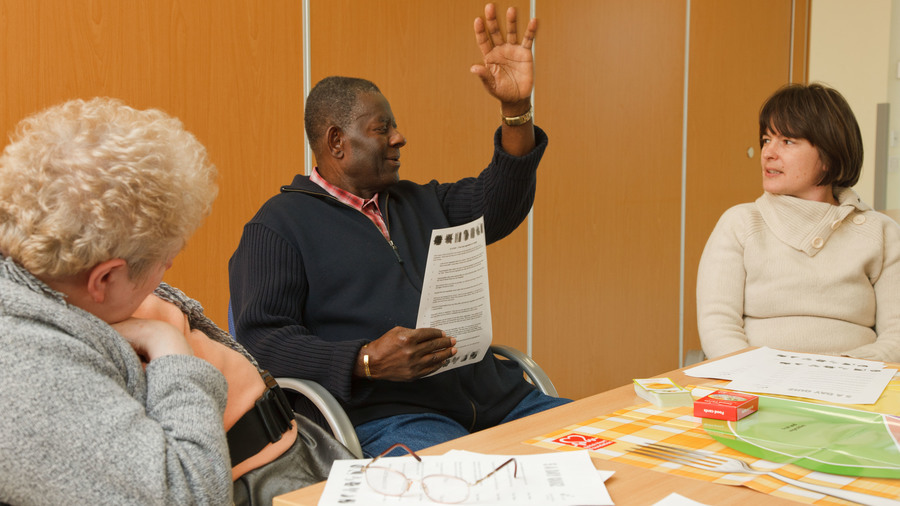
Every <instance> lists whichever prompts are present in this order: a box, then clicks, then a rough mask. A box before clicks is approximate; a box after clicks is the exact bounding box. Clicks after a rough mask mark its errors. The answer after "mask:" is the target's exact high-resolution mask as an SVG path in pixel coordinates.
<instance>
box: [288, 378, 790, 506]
mask: <svg viewBox="0 0 900 506" xmlns="http://www.w3.org/2000/svg"><path fill="white" fill-rule="evenodd" d="M658 376H659V377H669V378H671V379H672V380H673V381H674V382H675V383H677V384H680V385H687V384H692V385H703V384H707V383H709V382H708V381H707V380H702V379H699V378H692V377H688V376H685V375H684V374H683V372H682V369H678V370H675V371H672V372H669V373H664V374H660V375H658ZM644 402H646V401H644V400H643V399H642V398H640V397H638V396H637V395H636V394H635V393H634V387H633V386H632V385H631V384H628V385H625V386H622V387H619V388H616V389H614V390H610V391H608V392H604V393H601V394H597V395H594V396H591V397H587V398H584V399H580V400H578V401H575V402H573V403H571V404H567V405H565V406H560V407H558V408H555V409H552V410H549V411H545V412H543V413H538V414H536V415H532V416H529V417H526V418H522V419H519V420H514V421H512V422H509V423H506V424H503V425H500V426H497V427H493V428H491V429H486V430H483V431H481V432H476V433H474V434H471V435H468V436H465V437H462V438H459V439H454V440H452V441H448V442H446V443H443V444H440V445H437V446H433V447H431V448H428V449H426V450H422V451H421V452H419V453H420V454H422V455H441V454H444V453H446V452H447V451H449V450H454V449H455V450H469V451H474V452H479V453H491V454H501V455H523V454H530V453H543V452H546V451H547V450H545V449H543V448H539V447H537V446H534V445H529V444H525V443H523V441H526V440H528V439H529V438H532V437H536V436H540V435H542V434H546V433H548V432H551V431H553V430H554V429H559V428H562V427H566V426H568V425H573V424H577V423H579V422H583V421H585V420H588V419H590V418H592V417H595V416H600V415H605V414H609V413H612V412H613V411H615V410H617V409H622V408H626V407H629V406H634V405H636V404H642V403H644ZM593 460H594V465H595V466H596V467H597V468H598V469H604V470H611V471H615V472H616V474H615V475H613V477H612V478H610V479H609V480H608V481H607V482H606V486H607V488H608V489H609V493H610V496H611V497H612V500H613V501H614V502H615V503H616V505H617V506H629V505H645V504H653V503H655V502H657V501H659V500H661V499H663V498H664V497H666V496H667V495H669V494H670V493H672V492H678V493H679V494H681V495H683V496H686V497H688V498H690V499H693V500H695V501H699V502H702V503H705V504H710V505H713V504H715V505H720V504H721V505H728V504H734V505H746V504H762V503H765V504H766V505H779V504H797V503H794V502H792V501H788V500H785V499H780V498H778V497H772V496H769V495H764V494H761V493H760V492H756V491H754V490H751V489H749V488H746V487H732V486H727V485H718V484H715V483H708V482H704V481H700V480H695V479H691V478H682V477H680V476H674V475H671V474H667V473H661V472H657V471H652V470H649V469H642V468H638V467H634V466H630V465H628V464H622V463H619V462H612V461H609V460H603V459H596V458H595V459H593ZM324 487H325V482H321V483H317V484H315V485H311V486H309V487H306V488H302V489H300V490H296V491H294V492H291V493H289V494H284V495H281V496H278V497H276V498H275V500H274V502H273V505H274V506H300V505H304V506H312V505H316V504H317V503H318V501H319V497H320V496H321V495H322V491H323V489H324Z"/></svg>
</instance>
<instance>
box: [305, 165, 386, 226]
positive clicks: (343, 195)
mask: <svg viewBox="0 0 900 506" xmlns="http://www.w3.org/2000/svg"><path fill="white" fill-rule="evenodd" d="M309 180H310V181H312V182H313V183H316V184H317V185H319V186H321V187H322V189H323V190H325V191H327V192H328V193H329V194H330V195H331V196H332V197H334V198H336V199H338V200H339V201H341V202H343V203H344V204H347V205H348V206H350V207H352V208H353V209H356V210H357V211H359V212H361V213H363V214H365V215H366V216H367V217H368V218H369V219H370V220H372V223H374V224H375V226H376V227H378V230H381V235H383V236H384V238H385V239H387V240H388V242H390V240H391V234H390V233H389V232H388V228H387V225H386V224H385V223H384V217H383V216H382V215H381V209H380V208H379V207H378V194H377V193H376V194H375V195H372V198H370V199H369V200H365V199H363V198H361V197H357V196H356V195H354V194H352V193H350V192H348V191H345V190H342V189H340V188H338V187H337V186H334V185H333V184H331V183H329V182H328V181H325V180H324V179H322V176H320V175H319V170H318V167H316V168H314V169H313V171H312V174H310V176H309ZM392 244H393V243H392Z"/></svg>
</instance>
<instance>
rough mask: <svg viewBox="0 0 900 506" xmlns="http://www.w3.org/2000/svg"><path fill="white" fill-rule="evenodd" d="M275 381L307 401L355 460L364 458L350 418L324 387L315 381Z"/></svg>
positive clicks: (288, 379) (281, 379)
mask: <svg viewBox="0 0 900 506" xmlns="http://www.w3.org/2000/svg"><path fill="white" fill-rule="evenodd" d="M275 381H277V382H278V385H279V386H281V388H283V389H284V390H292V391H294V392H297V393H299V394H301V395H303V396H304V397H306V398H307V399H309V400H310V402H312V403H313V404H314V405H315V406H316V408H317V409H318V410H319V412H320V413H322V416H324V417H325V420H326V421H327V422H328V426H329V427H330V428H331V433H332V434H333V435H334V437H335V439H337V440H338V441H340V442H341V443H343V445H344V446H346V447H347V449H348V450H350V453H352V454H353V455H355V456H356V458H358V459H362V458H365V457H364V456H363V452H362V446H360V444H359V438H357V437H356V429H354V428H353V424H352V423H350V418H348V417H347V413H345V412H344V408H343V407H341V405H340V403H338V401H337V399H335V398H334V396H333V395H331V393H330V392H329V391H328V390H325V387H323V386H322V385H320V384H318V383H316V382H315V381H309V380H304V379H299V378H275Z"/></svg>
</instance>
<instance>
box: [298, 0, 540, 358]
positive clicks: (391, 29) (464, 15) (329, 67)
mask: <svg viewBox="0 0 900 506" xmlns="http://www.w3.org/2000/svg"><path fill="white" fill-rule="evenodd" d="M515 4H516V7H517V9H518V11H519V18H520V19H523V20H525V22H527V18H528V2H526V1H518V2H515ZM506 7H507V4H504V3H500V4H498V10H499V11H500V15H501V16H503V17H502V18H501V19H505V15H504V14H503V13H504V12H505V9H506ZM483 14H484V3H483V2H482V1H481V0H465V1H453V2H422V1H419V0H372V1H367V2H359V1H355V0H312V1H311V3H310V19H311V20H312V25H311V27H310V52H311V56H310V63H311V67H312V72H311V82H312V83H313V84H315V83H316V82H318V81H319V80H320V79H322V78H323V77H327V76H330V75H347V76H354V77H363V78H366V79H369V80H371V81H373V82H374V83H375V84H376V85H378V87H379V88H380V89H381V91H382V93H383V94H384V95H385V97H386V98H387V99H388V101H389V102H390V103H391V109H392V110H393V112H394V116H395V118H396V119H397V124H398V127H399V129H400V131H401V132H402V133H403V134H404V135H405V136H406V139H407V145H406V147H404V148H403V150H402V151H401V153H402V162H403V166H402V168H401V172H400V175H401V177H402V178H404V179H409V180H412V181H417V182H420V183H424V182H427V181H430V180H431V179H437V180H438V181H441V182H447V181H456V180H458V179H460V178H463V177H466V176H474V175H476V174H478V172H480V171H481V169H483V168H484V167H486V166H487V164H488V163H489V162H490V158H491V154H492V152H493V134H494V131H495V130H496V129H497V128H498V127H499V126H500V106H499V103H498V102H497V101H496V100H495V99H494V98H493V97H491V96H490V95H488V94H487V92H486V91H484V88H483V86H482V85H481V81H480V80H479V79H478V78H477V77H476V76H475V75H473V74H471V73H469V67H470V66H471V65H473V64H476V63H480V62H481V52H480V51H479V49H478V47H477V46H476V44H475V36H474V32H473V29H472V26H473V22H474V20H475V18H476V17H477V16H479V15H483ZM504 27H505V22H504ZM523 29H524V23H523V24H521V25H520V33H521V30H523ZM542 36H543V34H542V33H541V32H539V33H538V37H537V40H538V41H540V40H541V37H542ZM538 81H539V82H538V86H540V85H541V84H540V78H539V79H538ZM526 238H527V234H526V226H525V224H523V225H522V226H521V227H519V229H518V230H516V232H514V233H513V234H512V235H511V236H510V237H507V238H506V239H504V240H502V241H500V242H498V243H496V244H494V245H491V246H490V247H489V248H488V262H489V266H488V271H489V273H490V278H491V301H492V315H493V327H494V342H495V343H502V344H509V345H512V346H515V347H517V348H519V349H523V350H524V348H525V283H526V277H525V272H526V271H525V269H526V267H525V264H526Z"/></svg>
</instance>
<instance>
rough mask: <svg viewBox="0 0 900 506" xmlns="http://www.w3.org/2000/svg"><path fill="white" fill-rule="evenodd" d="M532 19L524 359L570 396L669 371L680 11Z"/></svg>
mask: <svg viewBox="0 0 900 506" xmlns="http://www.w3.org/2000/svg"><path fill="white" fill-rule="evenodd" d="M538 14H539V16H540V18H541V21H542V22H543V28H544V30H545V33H544V38H543V39H542V40H541V41H540V43H539V44H538V45H537V57H538V62H539V63H540V69H541V74H540V76H539V80H540V84H539V88H538V91H537V94H536V106H535V114H536V116H537V122H538V123H539V124H541V125H544V126H545V128H546V129H547V131H548V133H549V135H550V147H549V149H548V154H547V156H546V157H545V159H544V163H543V166H542V168H541V172H540V174H541V177H540V181H539V187H538V199H537V202H536V203H535V209H534V214H535V238H534V249H535V267H534V271H535V281H534V283H535V290H534V307H535V309H534V341H535V344H534V358H535V360H537V362H538V363H540V364H541V365H542V366H543V367H545V368H546V369H547V370H548V374H549V375H550V377H551V378H553V381H554V383H555V384H556V385H557V388H558V389H559V391H560V393H561V394H562V395H565V396H569V397H575V398H580V397H584V396H587V395H590V394H594V393H597V392H600V391H603V390H607V389H609V388H611V387H614V386H618V385H622V384H625V383H627V382H630V381H631V379H632V378H637V377H646V376H647V375H652V374H655V373H658V372H659V371H663V370H668V369H671V368H673V367H675V366H676V365H677V349H678V346H677V326H678V290H679V277H678V272H679V253H678V251H679V240H680V239H679V237H680V235H679V230H680V188H681V130H682V129H681V124H682V102H683V101H682V94H683V82H684V79H683V68H684V26H685V23H684V20H685V4H684V2H675V1H670V0H659V1H639V2H636V1H632V0H618V1H606V2H594V1H590V0H582V1H577V2H576V1H571V2H565V3H562V2H558V3H542V4H541V8H540V10H539V12H538Z"/></svg>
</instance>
